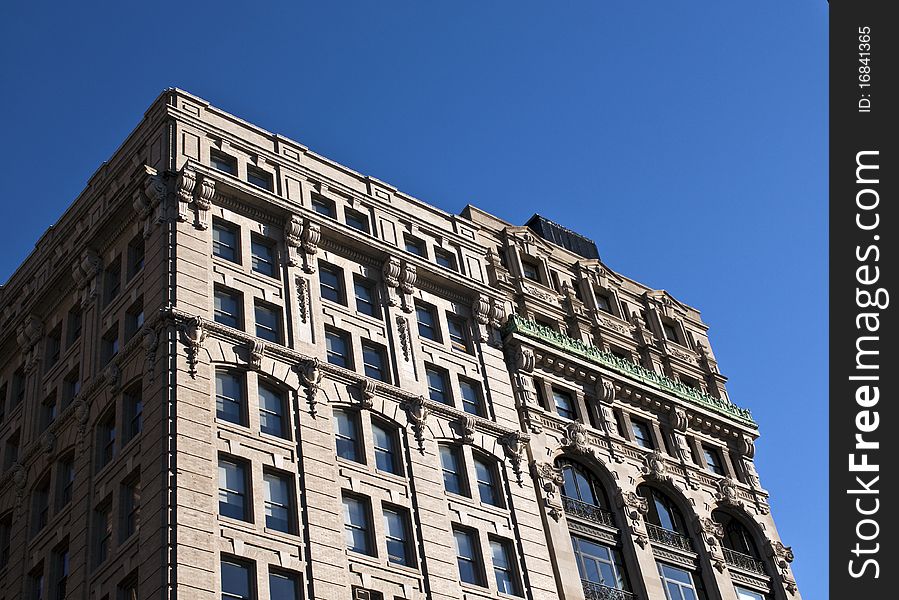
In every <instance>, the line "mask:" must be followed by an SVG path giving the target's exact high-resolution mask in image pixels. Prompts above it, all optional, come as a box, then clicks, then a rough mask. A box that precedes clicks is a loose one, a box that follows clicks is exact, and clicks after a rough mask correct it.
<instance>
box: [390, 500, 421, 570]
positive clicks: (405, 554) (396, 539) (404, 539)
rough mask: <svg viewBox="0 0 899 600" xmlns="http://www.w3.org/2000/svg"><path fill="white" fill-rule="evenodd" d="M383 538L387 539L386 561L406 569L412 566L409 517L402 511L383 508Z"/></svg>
mask: <svg viewBox="0 0 899 600" xmlns="http://www.w3.org/2000/svg"><path fill="white" fill-rule="evenodd" d="M384 537H385V538H387V561H388V562H391V563H394V564H397V565H404V566H407V567H411V566H413V564H414V560H413V558H412V544H410V539H409V537H410V536H409V516H408V513H407V512H406V511H405V510H404V509H402V508H398V507H387V506H385V507H384Z"/></svg>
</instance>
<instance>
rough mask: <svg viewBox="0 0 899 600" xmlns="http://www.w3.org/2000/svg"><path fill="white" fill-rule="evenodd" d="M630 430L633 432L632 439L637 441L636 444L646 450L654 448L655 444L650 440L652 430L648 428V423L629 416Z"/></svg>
mask: <svg viewBox="0 0 899 600" xmlns="http://www.w3.org/2000/svg"><path fill="white" fill-rule="evenodd" d="M631 431H632V432H633V434H634V441H635V442H637V445H638V446H641V447H643V448H646V449H647V450H653V449H655V444H654V443H653V441H652V432H651V431H650V429H649V424H648V423H646V422H645V421H640V420H638V419H634V418H631Z"/></svg>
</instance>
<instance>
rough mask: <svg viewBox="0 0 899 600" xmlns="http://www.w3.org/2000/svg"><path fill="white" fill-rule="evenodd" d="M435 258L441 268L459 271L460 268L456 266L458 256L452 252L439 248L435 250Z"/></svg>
mask: <svg viewBox="0 0 899 600" xmlns="http://www.w3.org/2000/svg"><path fill="white" fill-rule="evenodd" d="M434 258H435V259H436V261H437V264H438V265H440V266H441V267H445V268H447V269H452V270H453V271H457V270H458V267H457V266H456V256H455V255H454V254H453V253H452V252H447V251H446V250H441V249H439V248H438V249H435V250H434Z"/></svg>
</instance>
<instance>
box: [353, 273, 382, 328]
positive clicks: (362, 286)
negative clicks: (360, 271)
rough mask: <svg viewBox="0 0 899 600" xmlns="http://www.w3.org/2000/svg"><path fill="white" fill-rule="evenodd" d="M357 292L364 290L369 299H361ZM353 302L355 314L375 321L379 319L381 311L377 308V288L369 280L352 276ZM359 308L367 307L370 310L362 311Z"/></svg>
mask: <svg viewBox="0 0 899 600" xmlns="http://www.w3.org/2000/svg"><path fill="white" fill-rule="evenodd" d="M359 290H365V291H366V293H368V294H369V297H368V298H365V297H363V296H362V295H361V294H360V293H359ZM353 300H354V302H355V304H356V312H360V313H362V314H363V315H368V316H369V317H372V318H375V319H380V318H381V311H380V310H379V307H378V287H377V284H376V283H375V282H374V281H372V280H371V279H368V278H365V277H359V276H358V275H354V276H353ZM361 306H369V307H370V309H369V310H363V309H362V308H361Z"/></svg>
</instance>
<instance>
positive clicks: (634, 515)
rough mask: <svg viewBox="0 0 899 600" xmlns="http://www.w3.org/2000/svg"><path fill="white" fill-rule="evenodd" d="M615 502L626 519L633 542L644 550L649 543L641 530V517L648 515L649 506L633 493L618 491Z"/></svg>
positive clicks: (642, 529)
mask: <svg viewBox="0 0 899 600" xmlns="http://www.w3.org/2000/svg"><path fill="white" fill-rule="evenodd" d="M615 501H616V503H617V504H618V507H619V508H620V509H621V512H622V513H624V517H625V518H626V519H627V522H628V527H629V528H630V530H631V536H632V537H633V538H634V542H636V543H637V544H638V545H639V546H640V547H641V548H645V547H646V544H648V543H649V536H648V535H647V534H646V531H645V530H644V528H643V517H644V516H646V514H647V513H649V504H648V503H647V502H646V498H643V497H642V496H640V495H638V494H636V493H634V492H623V491H621V490H618V494H617V495H616V497H615Z"/></svg>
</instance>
